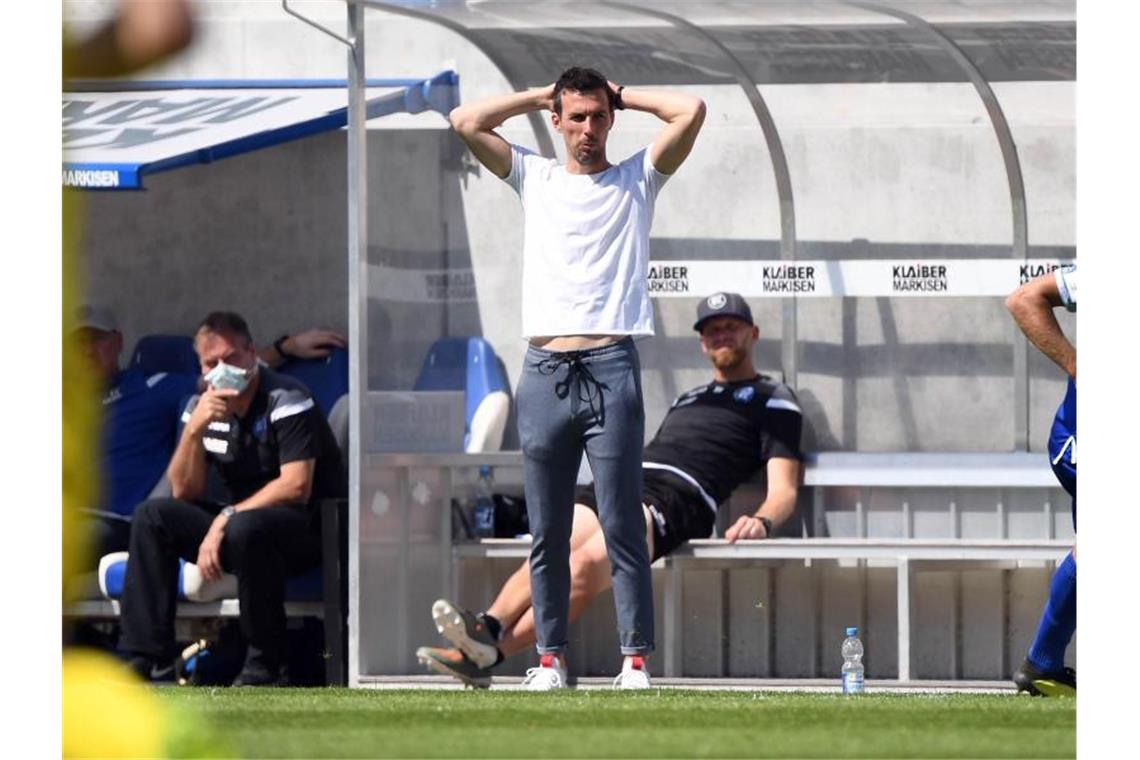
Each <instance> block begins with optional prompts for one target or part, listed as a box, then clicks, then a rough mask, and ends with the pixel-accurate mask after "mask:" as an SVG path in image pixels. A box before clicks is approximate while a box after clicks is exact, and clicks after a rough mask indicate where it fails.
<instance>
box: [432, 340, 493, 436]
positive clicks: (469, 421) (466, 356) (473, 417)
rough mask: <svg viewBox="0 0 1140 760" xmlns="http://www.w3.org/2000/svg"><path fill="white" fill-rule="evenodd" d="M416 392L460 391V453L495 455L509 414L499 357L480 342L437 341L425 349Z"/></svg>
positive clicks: (483, 342)
mask: <svg viewBox="0 0 1140 760" xmlns="http://www.w3.org/2000/svg"><path fill="white" fill-rule="evenodd" d="M414 389H415V390H417V391H464V392H465V393H466V394H467V396H466V403H465V409H464V420H465V430H464V435H463V450H464V451H467V452H469V453H473V452H480V451H498V450H499V449H500V448H502V445H503V430H504V429H505V427H506V424H507V417H508V415H509V413H510V406H511V397H510V385H509V384H508V383H507V376H506V374H505V373H504V372H503V368H502V365H500V363H499V357H498V356H497V355H496V354H495V351H494V349H493V348H491V344H490V343H488V342H487V341H485V340H483V339H482V338H475V337H472V338H440V339H439V340H437V341H436V342H435V343H433V344H432V346H431V348H430V349H428V353H427V356H426V357H424V364H423V367H421V368H420V375H419V377H418V378H417V379H416V384H415V388H414Z"/></svg>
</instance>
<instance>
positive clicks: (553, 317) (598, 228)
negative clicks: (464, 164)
mask: <svg viewBox="0 0 1140 760" xmlns="http://www.w3.org/2000/svg"><path fill="white" fill-rule="evenodd" d="M668 178H669V175H667V174H662V173H661V172H659V171H657V169H656V168H654V166H653V162H652V161H650V160H649V149H648V148H645V149H643V150H640V151H638V152H637V153H634V154H633V155H632V156H630V157H629V158H627V159H626V160H624V161H622V162H621V163H620V164H616V165H614V166H611V167H610V168H608V169H606V170H605V171H602V172H597V173H596V174H570V173H569V172H567V171H566V168H565V167H564V166H562V165H561V164H559V163H558V162H557V161H556V160H555V159H552V158H543V157H542V156H539V155H536V154H535V153H533V152H531V151H529V150H527V149H526V148H522V147H520V146H518V145H512V146H511V173H510V174H508V175H507V176H506V178H505V181H506V183H507V184H509V185H510V186H511V187H512V188H514V190H515V192H517V193H518V194H519V198H520V199H521V200H522V205H523V276H522V288H523V290H522V328H523V330H522V331H523V337H524V338H531V337H535V336H540V335H552V336H554V335H652V334H653V309H652V307H651V306H650V303H649V292H648V285H647V279H648V274H649V228H650V226H652V224H653V204H654V202H655V201H656V200H657V193H658V192H659V191H660V190H661V187H662V186H663V185H664V184H665V181H666V180H667V179H668Z"/></svg>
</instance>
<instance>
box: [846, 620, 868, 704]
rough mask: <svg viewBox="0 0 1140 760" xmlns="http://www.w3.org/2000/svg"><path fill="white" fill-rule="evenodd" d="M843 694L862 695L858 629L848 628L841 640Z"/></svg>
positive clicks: (861, 647) (860, 652) (861, 652)
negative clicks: (845, 636) (845, 635)
mask: <svg viewBox="0 0 1140 760" xmlns="http://www.w3.org/2000/svg"><path fill="white" fill-rule="evenodd" d="M842 654H843V671H842V673H843V693H844V694H862V693H863V642H862V641H860V640H859V629H858V628H848V629H847V638H845V639H844V640H843V649H842Z"/></svg>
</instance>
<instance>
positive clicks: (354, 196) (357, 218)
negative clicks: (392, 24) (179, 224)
mask: <svg viewBox="0 0 1140 760" xmlns="http://www.w3.org/2000/svg"><path fill="white" fill-rule="evenodd" d="M347 5H348V38H349V41H350V47H349V49H348V172H347V173H348V344H349V351H348V394H349V408H350V409H351V414H350V415H349V422H348V451H349V455H348V685H349V686H357V685H358V684H359V678H360V505H361V501H362V499H363V492H362V491H363V478H362V477H361V475H362V472H361V469H362V467H363V465H364V459H363V452H364V447H363V445H362V443H363V441H362V435H361V431H362V429H363V425H362V424H361V422H362V420H363V419H364V393H365V390H366V388H367V384H368V361H367V359H368V355H367V353H366V352H367V347H368V314H367V308H368V213H367V212H368V144H367V134H366V132H365V120H366V119H365V92H364V80H365V76H364V8H363V7H361V6H360V5H357V4H356V3H354V2H349V3H348V4H347Z"/></svg>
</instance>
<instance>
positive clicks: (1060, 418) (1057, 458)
mask: <svg viewBox="0 0 1140 760" xmlns="http://www.w3.org/2000/svg"><path fill="white" fill-rule="evenodd" d="M1048 449H1049V463H1050V464H1051V465H1052V467H1053V474H1054V475H1055V476H1056V477H1057V482H1058V483H1060V484H1061V487H1062V488H1064V489H1065V491H1066V492H1067V493H1068V494H1069V496H1072V497H1073V528H1074V529H1075V528H1076V527H1077V385H1076V383H1074V382H1073V381H1072V379H1070V380H1069V387H1068V389H1067V390H1066V392H1065V399H1064V400H1063V401H1062V402H1061V406H1060V407H1058V408H1057V415H1056V416H1055V417H1054V418H1053V427H1052V429H1051V430H1050V431H1049V446H1048Z"/></svg>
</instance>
